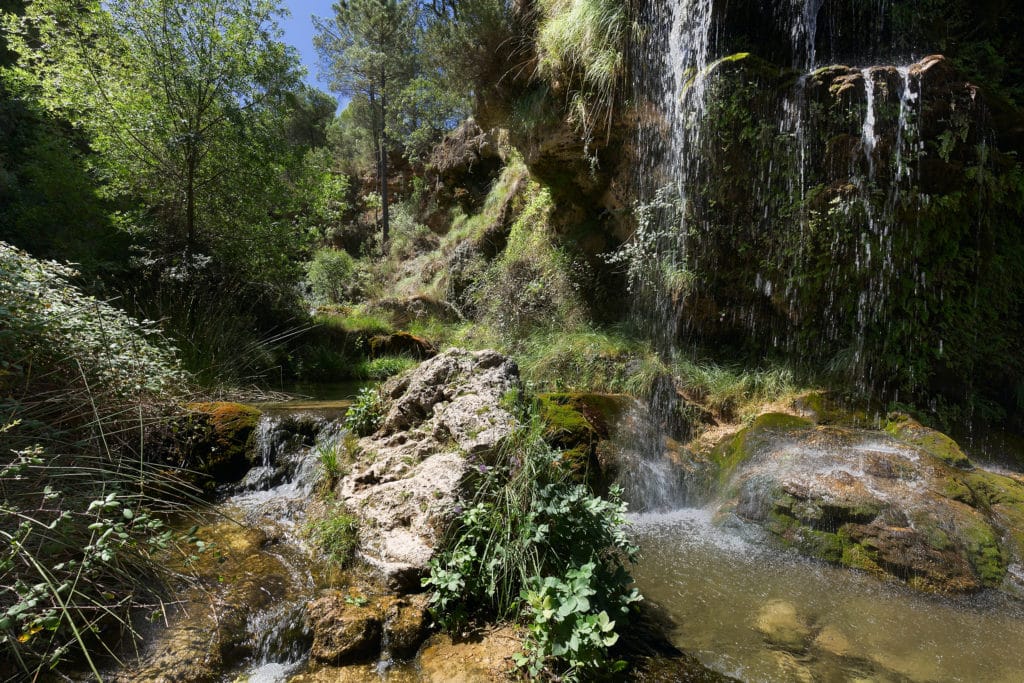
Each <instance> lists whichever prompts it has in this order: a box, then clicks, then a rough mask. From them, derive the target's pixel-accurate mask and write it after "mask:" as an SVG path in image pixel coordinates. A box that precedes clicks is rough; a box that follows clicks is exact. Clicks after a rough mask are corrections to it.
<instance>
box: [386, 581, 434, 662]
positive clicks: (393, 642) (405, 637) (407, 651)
mask: <svg viewBox="0 0 1024 683" xmlns="http://www.w3.org/2000/svg"><path fill="white" fill-rule="evenodd" d="M430 624H431V619H430V613H429V612H428V611H427V596H426V595H425V594H419V595H410V596H408V597H405V598H399V599H398V600H395V601H394V602H393V603H391V605H390V606H389V607H388V609H387V611H386V612H385V614H384V638H385V641H386V642H387V647H388V650H389V652H390V653H391V655H392V656H393V657H396V658H398V659H408V658H410V657H412V656H414V655H415V654H416V651H417V650H419V648H420V645H422V644H423V641H424V640H426V639H427V636H428V635H429V634H430Z"/></svg>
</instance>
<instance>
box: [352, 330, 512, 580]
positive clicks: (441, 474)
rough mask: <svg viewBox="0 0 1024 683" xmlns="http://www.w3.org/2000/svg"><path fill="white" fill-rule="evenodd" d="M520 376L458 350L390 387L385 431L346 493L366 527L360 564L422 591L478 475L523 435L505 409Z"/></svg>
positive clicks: (364, 444) (493, 356) (367, 450)
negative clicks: (470, 478) (472, 475)
mask: <svg viewBox="0 0 1024 683" xmlns="http://www.w3.org/2000/svg"><path fill="white" fill-rule="evenodd" d="M520 390H521V383H520V380H519V369H518V367H517V366H516V364H515V363H514V362H513V361H512V360H511V359H509V358H507V357H505V356H502V355H501V354H499V353H496V352H494V351H477V352H469V351H464V350H460V349H452V350H449V351H446V352H445V353H442V354H440V355H438V356H436V357H434V358H432V359H430V360H428V361H426V362H424V363H422V364H421V365H420V366H419V367H418V368H416V369H414V370H413V371H412V372H411V373H409V374H408V375H405V376H403V377H400V378H396V379H394V380H392V381H390V382H389V383H388V384H386V385H385V386H384V388H383V395H384V397H385V399H386V401H387V412H386V415H385V418H384V420H383V423H382V426H381V428H380V430H379V431H378V432H377V433H376V434H373V435H371V436H369V437H365V438H363V439H361V440H360V441H359V443H358V450H359V451H360V453H361V455H360V457H359V458H358V461H357V463H356V464H355V465H354V466H353V468H352V471H351V473H350V474H349V475H348V476H346V477H344V478H343V479H342V480H341V481H340V482H339V484H338V488H337V493H338V496H339V498H340V499H341V500H342V501H343V502H344V503H345V504H346V505H347V507H348V508H349V509H350V510H352V511H353V513H354V514H356V515H357V516H358V517H359V520H360V555H361V556H362V558H363V559H365V560H366V561H367V562H369V563H370V564H371V565H373V566H375V567H376V568H377V569H379V570H380V571H381V572H382V573H383V575H384V577H385V578H386V579H387V581H388V583H389V585H390V586H391V587H392V588H393V589H396V590H409V589H412V588H415V587H418V585H419V579H420V577H421V576H423V575H424V573H425V572H426V569H427V564H428V563H429V562H430V559H431V557H432V556H433V553H434V546H435V544H436V543H437V541H438V540H439V539H440V537H441V536H442V535H443V534H444V532H445V530H446V529H447V528H448V525H449V524H450V523H451V522H452V521H453V520H454V518H455V515H456V512H455V509H456V505H457V504H458V501H459V499H460V495H461V493H462V486H463V483H464V481H465V478H466V476H467V475H468V474H469V472H470V470H471V468H472V467H484V466H485V463H486V462H487V461H489V459H490V458H491V457H492V456H493V455H494V453H495V452H496V450H497V448H498V446H499V444H500V443H501V441H502V440H503V439H504V438H505V437H506V436H508V435H509V434H510V433H511V432H512V431H513V429H514V428H515V426H516V419H515V417H514V416H513V415H512V414H511V413H510V412H509V411H508V410H506V408H504V407H503V404H504V402H505V400H506V397H507V396H508V395H510V394H513V393H516V392H519V391H520Z"/></svg>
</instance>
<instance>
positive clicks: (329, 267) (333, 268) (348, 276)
mask: <svg viewBox="0 0 1024 683" xmlns="http://www.w3.org/2000/svg"><path fill="white" fill-rule="evenodd" d="M355 270H356V264H355V259H353V258H352V257H351V256H349V254H348V252H345V251H340V250H337V249H319V250H317V252H316V254H315V255H314V256H313V260H312V261H310V262H309V264H308V265H307V266H306V282H307V283H308V284H309V288H310V291H311V292H312V295H313V300H314V301H316V302H319V303H328V304H340V303H344V302H345V301H346V300H347V299H348V293H349V292H351V290H352V286H353V279H354V278H353V276H354V274H355Z"/></svg>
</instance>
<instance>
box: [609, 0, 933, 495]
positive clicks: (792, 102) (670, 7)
mask: <svg viewBox="0 0 1024 683" xmlns="http://www.w3.org/2000/svg"><path fill="white" fill-rule="evenodd" d="M887 7H888V5H887V3H882V4H880V5H878V7H876V8H874V9H873V10H872V12H870V13H868V15H870V16H868V15H865V16H866V17H867V19H865V21H868V22H869V23H870V24H871V26H875V27H880V26H882V25H883V24H884V22H885V20H886V16H885V15H886V12H887ZM729 11H730V6H728V5H727V4H726V3H722V2H714V0H673V1H670V2H655V1H654V0H648V1H647V2H644V3H642V6H641V8H640V10H639V20H640V23H641V24H642V25H643V26H644V28H645V31H644V32H643V37H642V38H641V39H640V40H638V41H637V44H636V45H635V46H634V50H635V52H634V54H633V56H632V62H633V64H635V65H636V67H635V68H634V83H633V89H634V98H633V99H634V101H635V103H636V106H637V108H638V110H639V112H640V114H641V115H640V116H639V120H640V125H639V127H638V133H637V144H636V154H637V160H636V165H637V168H638V169H639V172H638V174H637V183H638V188H637V196H638V197H639V201H638V206H637V211H636V213H635V218H636V230H635V232H634V234H633V236H632V237H631V239H630V240H629V241H627V243H626V245H625V246H624V247H623V249H622V250H621V251H620V252H619V253H618V254H617V258H619V259H620V260H621V261H623V262H624V264H625V266H626V270H627V275H628V281H629V287H630V292H631V294H632V295H633V300H634V311H633V319H634V321H635V323H636V325H637V327H638V328H639V329H641V330H642V331H644V332H645V333H646V334H647V335H648V336H649V338H650V339H651V340H652V341H653V343H654V345H655V348H656V349H657V350H658V352H659V353H660V354H661V355H662V357H663V358H664V359H665V360H666V361H667V362H669V363H671V362H672V361H673V360H674V359H675V358H677V357H678V355H679V354H680V353H683V352H684V351H683V350H684V349H686V348H689V347H696V346H699V345H701V344H707V343H709V342H711V343H717V341H715V340H716V337H715V335H720V336H721V337H724V338H727V339H732V340H735V339H738V338H741V335H742V336H744V337H745V338H746V339H747V340H748V343H751V344H757V345H760V346H763V347H764V348H765V349H766V350H768V349H773V348H774V349H778V350H780V351H782V352H785V353H788V354H792V355H794V356H796V357H804V356H807V357H809V358H814V357H821V356H822V355H825V354H826V353H828V354H830V356H829V355H825V358H826V361H827V362H829V363H832V364H835V367H837V368H841V369H842V370H843V371H844V372H846V373H847V374H848V375H849V376H850V379H851V382H852V383H853V384H854V385H856V386H857V387H858V388H859V389H861V390H863V391H865V392H867V391H871V390H872V389H874V388H875V384H876V382H878V381H879V379H880V378H879V377H878V376H877V373H876V372H875V369H874V367H873V362H874V356H873V354H875V353H876V352H877V348H876V347H877V345H878V344H879V343H883V344H884V343H885V342H884V337H885V332H884V330H885V329H887V327H888V326H889V325H890V324H891V321H890V320H889V313H888V310H889V307H890V303H889V298H890V292H891V283H892V281H893V279H894V278H895V277H896V276H897V275H899V273H898V272H897V271H898V267H897V263H896V254H895V246H894V244H895V240H896V239H897V238H898V237H900V234H901V233H900V231H901V229H902V228H901V226H900V217H901V212H906V211H907V210H908V209H909V208H912V207H913V202H915V201H918V199H917V196H918V193H917V192H916V191H915V190H914V183H915V178H914V173H913V169H914V166H915V162H916V159H917V158H918V157H919V156H920V155H921V153H922V151H923V148H922V147H921V145H920V140H919V135H918V133H917V118H918V112H919V110H920V107H921V106H922V97H921V87H920V82H919V76H918V75H917V73H918V72H917V71H916V70H915V69H914V67H913V65H910V64H901V65H899V66H896V67H879V66H872V65H862V66H860V67H858V68H855V69H851V68H848V67H838V66H837V67H826V68H821V67H820V66H819V63H818V61H819V58H818V52H819V50H818V43H819V40H820V39H821V36H819V26H820V25H827V24H828V22H829V17H828V15H827V14H825V13H826V12H827V11H828V7H827V6H826V4H825V3H824V0H791V2H790V3H788V4H786V5H784V6H783V7H782V9H781V10H779V9H776V10H774V20H771V21H774V24H775V25H776V26H777V29H778V34H779V35H781V36H784V37H785V38H784V39H785V40H786V41H788V43H789V50H788V53H789V54H790V55H791V57H790V64H789V69H790V71H789V72H788V73H791V74H792V76H791V77H790V80H789V85H788V86H782V85H781V84H782V83H783V82H784V81H785V78H784V77H783V76H774V75H773V73H775V72H771V71H769V70H766V69H763V68H761V67H759V66H758V64H759V63H760V62H758V59H759V58H758V57H757V56H756V55H754V56H748V55H747V54H746V53H732V54H730V52H731V51H730V48H731V45H730V42H729V38H728V36H724V37H723V35H724V34H723V29H722V25H721V24H722V22H723V21H724V19H723V18H727V17H728V12H729ZM779 23H781V26H779ZM827 37H828V36H826V38H827ZM864 52H865V53H866V54H872V55H873V54H874V53H875V52H876V48H875V47H874V46H871V47H865V50H864ZM744 69H750V70H752V71H751V73H754V74H766V75H763V76H756V77H754V76H751V77H747V76H744V74H746V73H747V72H746V71H744ZM758 69H761V70H760V71H758ZM783 73H786V72H783ZM735 74H740V76H736V75H735ZM757 78H763V79H767V80H766V82H765V83H763V84H761V83H758V82H757V80H756V79H757ZM773 78H774V79H775V80H770V79H773ZM730 79H731V80H730ZM828 79H835V83H833V82H831V81H829V80H828ZM737 87H738V88H750V89H751V92H752V93H754V94H753V95H751V96H750V100H751V101H755V102H757V103H758V104H757V108H754V109H750V110H746V109H744V108H743V105H744V100H742V99H736V100H735V102H734V101H732V100H729V98H730V97H735V96H736V95H737V93H736V88H737ZM757 88H762V89H767V88H775V90H773V91H767V94H768V95H769V96H774V99H772V98H771V97H765V96H764V94H765V90H756V89H757ZM854 88H859V89H860V93H859V97H858V96H857V95H856V92H857V91H856V90H855V89H854ZM836 89H843V90H844V92H845V91H846V90H849V92H850V94H849V95H843V96H838V95H836V94H835V90H836ZM742 94H743V93H740V95H742ZM755 95H756V97H755ZM730 107H731V109H730ZM841 107H845V108H846V111H845V112H844V111H842V110H841V109H837V108H841ZM830 108H831V109H830ZM833 109H835V111H833ZM729 116H734V117H736V118H738V119H741V120H742V122H743V125H744V126H745V128H743V130H742V131H740V132H741V133H742V134H743V135H747V136H749V141H747V142H745V143H744V142H743V141H742V140H741V141H740V142H737V141H736V135H735V133H736V131H734V130H730V129H728V128H727V127H726V126H727V125H728V124H729V123H730V120H729V119H728V117H729ZM829 116H831V117H832V118H828V117H829ZM744 117H746V118H744ZM855 121H856V123H854V122H855ZM840 125H846V126H848V128H847V129H846V130H843V129H842V128H841V127H840ZM762 130H763V131H769V130H771V131H774V136H772V137H769V136H768V135H767V133H764V134H762V133H761V132H760V131H762ZM847 139H849V140H850V141H851V142H850V144H849V150H850V152H849V154H848V155H847V156H846V159H847V160H848V163H847V164H846V168H847V172H846V173H845V177H844V175H843V172H842V166H841V165H840V164H839V163H837V162H838V161H839V160H840V159H842V158H843V156H842V153H841V150H842V149H843V148H842V147H841V145H842V144H844V140H847ZM729 144H732V145H733V146H735V147H736V148H738V149H734V150H731V151H730V150H729V149H728V145H729ZM743 144H746V145H747V147H743ZM723 145H724V146H725V148H723ZM759 145H760V146H759ZM765 145H768V146H767V147H765ZM735 169H738V172H739V175H738V176H737V177H738V178H743V177H744V176H743V174H744V173H746V174H748V175H750V176H752V178H751V181H752V182H750V184H749V185H747V186H745V187H743V188H742V189H740V188H736V187H732V186H731V183H732V182H739V181H738V180H737V181H731V180H730V179H729V178H728V177H727V176H723V175H722V174H723V172H732V171H734V170H735ZM822 198H825V199H827V202H826V201H822ZM736 220H745V221H747V222H745V223H736V222H735V221H736ZM730 240H731V241H730ZM751 243H755V244H756V243H761V244H763V245H764V246H763V247H762V248H763V249H764V252H763V253H753V254H751V255H749V256H747V258H749V259H750V260H751V261H752V264H751V266H749V270H748V271H746V272H747V273H748V277H749V280H746V281H736V280H735V279H730V278H729V276H728V275H723V272H722V271H723V266H725V267H728V266H730V264H731V262H732V261H734V260H735V259H736V258H737V257H736V256H735V254H736V252H737V251H744V250H745V251H747V252H749V251H750V250H751V249H753V248H756V247H753V246H752V245H751ZM823 249H824V250H827V252H826V255H825V256H823V255H822V250H823ZM756 263H759V265H754V264H756ZM812 278H813V279H812ZM809 283H813V285H811V284H809ZM725 287H727V289H726V290H725V291H726V292H727V294H728V295H729V296H728V298H721V297H720V291H721V290H723V288H725ZM697 303H700V306H699V307H695V304H697ZM695 314H696V315H699V316H703V318H700V319H694V315H695ZM808 320H810V321H814V324H815V325H816V326H817V328H818V329H817V330H815V327H813V326H812V327H807V328H804V327H803V324H804V323H805V322H806V321H808ZM812 332H813V333H812ZM879 339H882V340H883V341H881V342H880V341H879ZM819 362H821V361H819ZM681 401H682V399H681V398H680V396H679V394H678V392H676V391H669V390H659V391H656V392H654V397H653V398H652V399H651V402H650V405H649V410H648V419H649V421H650V422H651V423H652V424H654V425H657V426H658V427H659V428H660V429H661V430H662V433H663V434H666V433H672V432H673V431H676V432H679V431H685V428H680V426H679V425H678V419H679V418H678V415H679V413H680V405H681ZM636 441H637V442H638V443H641V442H642V443H643V444H644V446H643V448H644V449H645V450H646V451H647V453H646V455H644V456H643V457H639V458H638V457H636V455H635V454H634V455H631V456H629V457H628V458H627V460H629V461H630V462H631V463H632V464H631V466H630V467H631V471H632V472H633V474H630V473H628V472H627V473H626V474H625V475H624V476H623V481H624V482H625V481H628V479H629V477H630V476H636V477H646V478H650V477H661V478H662V479H670V480H672V479H674V478H676V476H677V475H676V474H673V473H671V472H669V473H665V472H663V471H661V470H659V469H658V468H660V467H661V465H660V464H657V463H652V462H650V461H649V460H650V459H654V460H658V459H660V458H663V454H662V451H663V448H662V447H661V445H660V442H659V440H658V439H656V438H653V437H651V436H650V435H645V436H644V437H643V438H640V437H639V436H637V437H636ZM645 458H647V460H645ZM658 472H661V473H660V474H659V473H658ZM666 487H667V488H666ZM627 489H629V490H630V491H631V495H632V496H633V497H634V500H632V502H633V504H634V506H637V507H640V508H643V509H664V508H665V507H666V502H665V495H666V493H665V492H666V490H668V491H674V493H672V494H671V495H677V496H683V497H686V496H687V495H688V494H687V493H686V491H687V487H686V486H682V487H681V488H680V487H679V486H678V485H677V484H676V483H673V482H672V481H669V482H668V483H666V482H664V481H663V482H661V483H660V484H658V485H646V484H645V485H642V486H638V485H633V486H627ZM679 502H680V503H683V502H684V501H679Z"/></svg>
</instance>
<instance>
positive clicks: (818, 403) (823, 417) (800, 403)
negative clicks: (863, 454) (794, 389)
mask: <svg viewBox="0 0 1024 683" xmlns="http://www.w3.org/2000/svg"><path fill="white" fill-rule="evenodd" d="M793 408H794V409H795V410H796V411H797V412H800V413H802V414H804V415H806V417H807V418H808V419H810V420H811V421H813V422H814V423H815V424H819V425H842V426H846V427H858V426H862V425H866V424H868V422H869V417H868V414H867V412H865V411H864V410H863V409H860V408H850V407H846V406H843V405H842V404H841V402H840V401H839V400H837V398H836V396H835V395H833V394H832V393H831V392H827V391H809V392H807V393H806V394H803V395H802V396H799V397H797V399H796V400H794V401H793Z"/></svg>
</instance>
